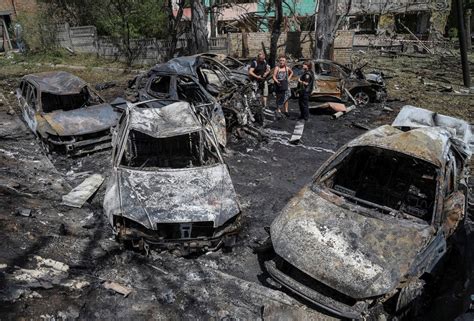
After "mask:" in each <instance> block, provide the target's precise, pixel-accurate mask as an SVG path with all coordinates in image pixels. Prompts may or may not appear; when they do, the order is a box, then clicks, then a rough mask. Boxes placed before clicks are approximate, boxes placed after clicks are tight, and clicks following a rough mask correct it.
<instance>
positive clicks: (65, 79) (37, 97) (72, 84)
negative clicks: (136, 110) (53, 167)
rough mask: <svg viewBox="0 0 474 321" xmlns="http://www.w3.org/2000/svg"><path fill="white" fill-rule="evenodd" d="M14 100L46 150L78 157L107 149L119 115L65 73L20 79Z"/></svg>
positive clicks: (89, 89)
mask: <svg viewBox="0 0 474 321" xmlns="http://www.w3.org/2000/svg"><path fill="white" fill-rule="evenodd" d="M16 97H17V99H18V102H19V104H20V109H21V113H22V116H23V119H24V120H25V122H26V123H27V124H28V127H30V129H31V130H32V131H33V133H35V134H36V135H37V136H38V138H39V139H40V140H41V142H42V143H43V145H44V146H45V147H46V149H47V150H48V151H60V152H65V153H66V154H68V155H80V154H85V153H90V152H93V151H97V150H101V149H104V148H108V147H110V146H111V144H110V142H111V137H112V136H111V132H110V128H111V127H112V126H115V125H116V123H117V121H118V118H119V117H120V113H119V112H118V111H116V110H114V109H113V108H112V106H111V105H109V104H106V103H105V102H104V100H103V99H102V98H101V97H100V96H99V95H98V94H97V93H95V91H94V90H93V89H92V88H91V87H90V86H89V85H88V84H87V83H86V82H85V81H84V80H82V79H80V78H79V77H76V76H74V75H72V74H70V73H68V72H64V71H59V72H44V73H38V74H31V75H26V76H24V77H23V78H22V80H21V82H20V86H19V88H18V89H17V90H16Z"/></svg>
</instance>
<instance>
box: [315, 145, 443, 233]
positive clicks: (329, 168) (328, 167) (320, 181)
mask: <svg viewBox="0 0 474 321" xmlns="http://www.w3.org/2000/svg"><path fill="white" fill-rule="evenodd" d="M355 148H376V149H380V150H383V151H385V152H388V153H395V154H399V155H402V156H403V157H409V158H413V159H415V160H416V161H419V162H424V163H427V164H429V165H431V166H433V169H434V170H435V177H433V180H434V181H435V182H436V184H435V187H434V190H435V192H434V199H433V208H432V212H431V213H430V214H431V217H430V219H429V220H426V219H423V218H421V217H418V216H416V215H414V214H412V213H409V212H407V211H403V210H402V209H394V208H392V207H389V206H386V205H383V204H377V203H374V202H371V201H368V200H365V199H363V198H358V197H356V196H353V195H349V194H347V193H344V192H342V191H338V190H335V189H334V187H328V186H325V185H324V183H325V182H326V181H327V180H328V179H331V178H333V177H334V174H335V173H336V170H334V169H335V167H337V166H338V165H340V164H341V162H343V160H344V159H345V158H347V157H348V156H349V155H351V153H352V152H353V151H354V149H355ZM442 172H443V171H442V168H440V167H439V166H437V165H435V164H433V163H431V162H428V161H426V160H423V159H421V158H418V157H415V156H412V155H408V154H404V153H401V152H399V151H394V150H391V149H386V148H382V147H378V146H348V145H345V146H344V147H342V148H341V149H340V150H339V151H338V152H336V153H335V154H334V155H332V156H331V157H330V158H329V159H328V160H327V161H326V162H325V163H324V164H323V165H322V166H321V167H320V168H319V170H318V171H317V172H316V174H315V175H314V176H313V180H312V182H311V185H310V188H311V189H312V190H313V191H320V190H324V191H325V192H330V193H332V194H334V195H337V196H339V197H343V198H344V199H347V200H348V201H349V202H351V203H352V204H354V205H357V206H362V207H363V208H366V209H370V208H376V209H378V210H379V211H378V212H381V213H382V214H383V215H382V216H386V214H388V215H389V216H396V217H402V218H403V219H411V220H413V221H417V222H422V223H424V224H428V225H433V224H434V223H435V222H436V219H437V212H438V208H439V203H440V200H439V197H437V195H438V192H439V190H440V184H442V182H441V180H440V176H441V173H442ZM330 201H331V202H333V203H336V202H335V201H334V200H330ZM336 204H338V205H340V203H339V202H337V203H336Z"/></svg>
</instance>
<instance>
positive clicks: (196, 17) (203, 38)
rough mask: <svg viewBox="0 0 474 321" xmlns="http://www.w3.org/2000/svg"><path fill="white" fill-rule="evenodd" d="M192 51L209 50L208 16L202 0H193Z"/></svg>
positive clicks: (195, 52) (194, 52)
mask: <svg viewBox="0 0 474 321" xmlns="http://www.w3.org/2000/svg"><path fill="white" fill-rule="evenodd" d="M191 33H192V39H191V40H192V42H191V52H192V53H193V54H197V53H201V52H207V51H208V50H209V42H208V39H207V16H206V10H205V8H204V5H203V4H202V2H201V0H191Z"/></svg>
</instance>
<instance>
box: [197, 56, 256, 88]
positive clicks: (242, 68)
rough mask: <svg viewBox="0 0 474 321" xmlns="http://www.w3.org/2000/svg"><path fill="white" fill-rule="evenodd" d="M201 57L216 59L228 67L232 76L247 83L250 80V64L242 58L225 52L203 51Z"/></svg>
mask: <svg viewBox="0 0 474 321" xmlns="http://www.w3.org/2000/svg"><path fill="white" fill-rule="evenodd" d="M199 56H201V57H208V58H212V59H214V60H215V61H216V63H218V64H222V65H223V66H225V67H226V68H228V73H229V75H230V78H231V79H233V80H235V81H238V82H241V83H245V82H247V81H249V77H248V69H249V67H250V65H249V64H246V63H243V62H241V61H240V60H237V59H235V58H233V57H230V56H227V55H224V54H215V53H209V52H207V53H202V54H199Z"/></svg>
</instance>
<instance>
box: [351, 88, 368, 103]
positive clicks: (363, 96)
mask: <svg viewBox="0 0 474 321" xmlns="http://www.w3.org/2000/svg"><path fill="white" fill-rule="evenodd" d="M353 97H354V99H355V101H356V103H357V105H358V106H366V105H367V104H368V103H369V102H370V96H369V94H367V93H366V92H365V91H363V90H359V91H357V92H355V93H354V94H353Z"/></svg>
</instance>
